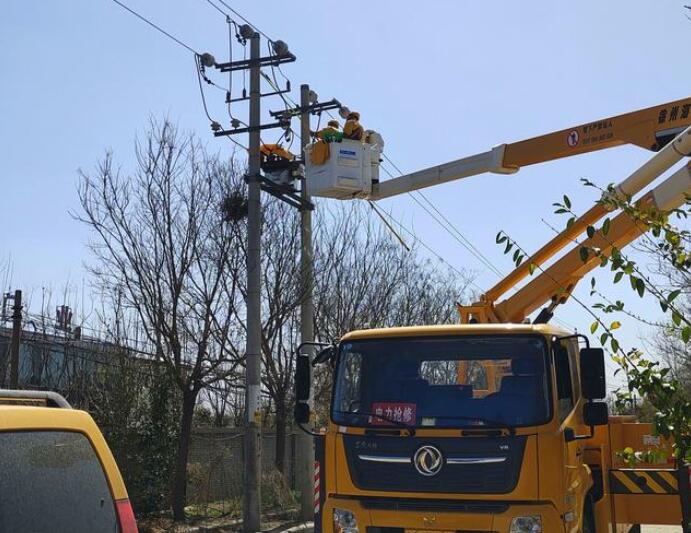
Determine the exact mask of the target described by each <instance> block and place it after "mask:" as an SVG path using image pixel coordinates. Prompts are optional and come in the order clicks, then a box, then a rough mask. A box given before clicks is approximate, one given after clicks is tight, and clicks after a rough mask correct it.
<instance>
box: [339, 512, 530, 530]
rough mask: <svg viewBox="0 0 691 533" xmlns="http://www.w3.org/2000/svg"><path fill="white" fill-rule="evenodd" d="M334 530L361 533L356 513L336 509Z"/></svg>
mask: <svg viewBox="0 0 691 533" xmlns="http://www.w3.org/2000/svg"><path fill="white" fill-rule="evenodd" d="M334 531H335V532H336V533H359V532H358V528H357V520H356V519H355V515H354V514H353V513H352V512H351V511H347V510H345V509H334ZM540 531H542V530H540Z"/></svg>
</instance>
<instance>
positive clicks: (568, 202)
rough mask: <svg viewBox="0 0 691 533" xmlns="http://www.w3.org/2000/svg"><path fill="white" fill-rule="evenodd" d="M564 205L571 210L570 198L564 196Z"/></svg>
mask: <svg viewBox="0 0 691 533" xmlns="http://www.w3.org/2000/svg"><path fill="white" fill-rule="evenodd" d="M564 205H565V206H566V207H567V208H568V209H571V200H569V197H568V196H566V195H564Z"/></svg>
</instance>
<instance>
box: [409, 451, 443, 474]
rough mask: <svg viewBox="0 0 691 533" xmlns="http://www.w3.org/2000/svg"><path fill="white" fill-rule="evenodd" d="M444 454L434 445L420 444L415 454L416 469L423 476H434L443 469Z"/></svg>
mask: <svg viewBox="0 0 691 533" xmlns="http://www.w3.org/2000/svg"><path fill="white" fill-rule="evenodd" d="M443 463H444V456H443V455H442V454H441V452H440V451H439V450H438V449H437V448H435V447H434V446H429V445H427V446H420V447H419V448H418V450H417V451H416V452H415V455H413V464H414V465H415V469H416V470H417V471H418V472H420V473H421V474H422V475H423V476H434V475H436V474H438V473H439V471H440V470H441V467H442V464H443Z"/></svg>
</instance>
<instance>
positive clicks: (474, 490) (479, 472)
mask: <svg viewBox="0 0 691 533" xmlns="http://www.w3.org/2000/svg"><path fill="white" fill-rule="evenodd" d="M526 438H527V437H525V436H506V437H487V438H485V437H482V438H480V437H438V438H427V439H424V440H423V439H420V438H407V437H398V436H381V435H378V436H367V435H362V436H361V435H343V443H344V446H345V451H346V459H347V462H348V469H349V471H350V475H351V478H352V480H353V484H354V485H355V486H356V487H357V488H359V489H362V490H382V491H398V492H431V493H434V492H437V493H440V492H446V493H459V494H506V493H509V492H511V491H512V490H513V489H514V488H515V486H516V484H517V483H518V477H519V475H520V471H521V463H522V461H523V453H524V451H525V444H526ZM425 445H427V446H434V447H435V448H436V449H438V450H439V451H440V452H441V453H442V455H443V464H442V466H441V469H440V470H439V471H438V473H436V474H435V475H422V474H421V473H420V472H419V471H418V470H417V469H416V468H415V466H414V465H413V461H412V458H413V456H414V455H415V453H416V451H418V449H419V448H420V447H421V446H425Z"/></svg>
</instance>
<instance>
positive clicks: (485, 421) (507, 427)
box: [429, 415, 516, 435]
mask: <svg viewBox="0 0 691 533" xmlns="http://www.w3.org/2000/svg"><path fill="white" fill-rule="evenodd" d="M429 418H440V419H442V420H475V421H476V422H481V423H482V424H483V425H482V426H472V428H466V429H493V428H492V426H494V427H495V428H501V429H505V430H507V431H508V432H509V433H510V434H511V435H515V434H516V428H515V427H513V426H511V425H509V424H507V423H506V422H501V421H499V420H490V419H488V418H482V417H481V416H470V415H467V416H464V415H453V416H430V417H429ZM484 424H486V425H484Z"/></svg>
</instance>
